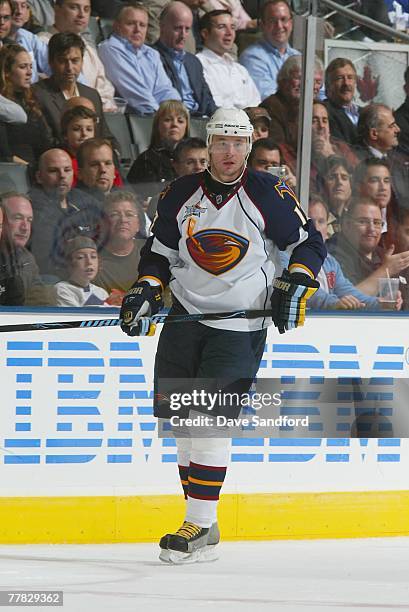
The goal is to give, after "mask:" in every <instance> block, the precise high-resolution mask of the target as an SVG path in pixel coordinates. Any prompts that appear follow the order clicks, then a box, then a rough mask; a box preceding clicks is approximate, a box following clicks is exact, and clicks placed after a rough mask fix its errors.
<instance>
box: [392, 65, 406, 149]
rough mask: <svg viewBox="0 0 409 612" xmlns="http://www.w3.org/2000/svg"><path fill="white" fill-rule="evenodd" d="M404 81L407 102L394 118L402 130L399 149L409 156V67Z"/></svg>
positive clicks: (400, 107)
mask: <svg viewBox="0 0 409 612" xmlns="http://www.w3.org/2000/svg"><path fill="white" fill-rule="evenodd" d="M404 80H405V83H404V86H403V89H404V91H405V94H406V97H405V101H404V103H403V104H401V106H399V108H398V109H397V110H396V111H395V112H394V116H395V121H396V123H397V124H398V126H399V129H400V133H399V134H398V139H399V149H400V150H401V151H403V152H404V153H406V154H407V155H409V66H408V67H407V68H406V70H405V74H404Z"/></svg>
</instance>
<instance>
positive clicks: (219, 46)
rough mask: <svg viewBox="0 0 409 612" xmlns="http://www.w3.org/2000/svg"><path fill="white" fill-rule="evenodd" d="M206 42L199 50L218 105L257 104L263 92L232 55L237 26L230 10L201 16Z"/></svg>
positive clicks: (208, 82)
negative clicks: (260, 91) (259, 90)
mask: <svg viewBox="0 0 409 612" xmlns="http://www.w3.org/2000/svg"><path fill="white" fill-rule="evenodd" d="M200 33H201V35H202V38H203V41H204V46H203V51H201V52H200V53H198V54H197V56H196V57H197V58H198V59H199V60H200V61H201V62H202V65H203V72H204V77H205V79H206V82H207V84H208V85H209V88H210V91H211V92H212V96H213V99H214V101H215V103H216V106H222V107H235V108H240V109H242V108H246V107H247V106H258V105H259V104H260V102H261V98H260V94H259V92H258V89H257V87H256V85H255V84H254V81H253V79H252V78H251V76H250V75H249V73H248V71H247V69H246V68H245V67H244V66H242V65H241V64H239V63H238V62H235V61H234V60H233V58H232V57H231V55H230V52H231V50H232V47H233V44H234V40H235V38H236V30H235V25H234V22H233V17H232V15H231V13H230V12H229V11H227V10H223V9H220V10H216V11H210V12H209V13H205V15H203V17H202V18H201V20H200Z"/></svg>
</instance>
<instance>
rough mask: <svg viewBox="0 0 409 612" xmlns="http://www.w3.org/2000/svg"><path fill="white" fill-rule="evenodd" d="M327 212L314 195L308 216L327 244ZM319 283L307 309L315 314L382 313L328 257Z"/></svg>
mask: <svg viewBox="0 0 409 612" xmlns="http://www.w3.org/2000/svg"><path fill="white" fill-rule="evenodd" d="M328 214H329V211H328V208H327V205H326V204H325V202H324V200H322V199H321V198H320V196H318V195H315V194H312V195H311V198H310V203H309V206H308V216H309V217H310V218H311V219H312V220H313V221H314V223H315V227H316V228H317V230H318V231H319V232H321V234H322V237H323V239H324V241H327V240H328ZM317 280H318V281H319V283H320V288H319V289H318V291H317V292H316V293H315V294H314V295H313V297H312V298H311V301H310V302H308V306H309V307H310V308H312V309H315V310H321V309H327V308H334V309H336V310H356V309H361V308H367V309H369V310H379V302H378V300H377V299H376V298H374V297H371V296H369V295H365V294H364V293H362V291H360V290H359V289H357V288H356V287H354V285H353V284H352V283H351V282H350V281H349V280H348V278H346V277H345V275H344V274H343V272H342V268H341V266H340V265H339V263H338V261H337V260H336V259H335V257H334V256H333V255H331V254H328V255H327V257H326V258H325V261H324V263H323V265H322V268H321V270H320V273H319V274H318V277H317Z"/></svg>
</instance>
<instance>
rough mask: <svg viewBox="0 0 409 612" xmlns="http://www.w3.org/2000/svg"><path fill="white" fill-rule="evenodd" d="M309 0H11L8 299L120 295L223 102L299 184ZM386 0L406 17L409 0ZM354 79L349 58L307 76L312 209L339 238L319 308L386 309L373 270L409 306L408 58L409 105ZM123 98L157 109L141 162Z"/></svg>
mask: <svg viewBox="0 0 409 612" xmlns="http://www.w3.org/2000/svg"><path fill="white" fill-rule="evenodd" d="M299 4H300V2H298V3H297V2H287V1H285V0H265V2H263V3H259V5H258V7H259V14H258V15H257V16H256V17H254V15H253V17H252V16H250V14H249V12H247V10H246V8H247V6H246V2H243V3H242V2H240V0H183V1H180V0H142V1H141V2H138V1H135V0H0V162H1V164H0V171H1V173H2V174H7V171H8V170H7V168H8V167H9V166H8V164H9V165H10V163H11V164H13V165H16V164H17V165H18V167H19V168H20V169H23V171H24V174H25V176H26V178H27V180H28V182H29V187H28V188H27V189H25V190H24V189H21V188H20V186H19V184H14V183H13V178H12V176H11V178H10V180H9V181H8V182H6V184H7V188H6V189H5V188H3V187H0V305H3V306H4V305H5V306H21V305H38V306H86V305H90V306H91V305H92V306H94V305H101V306H102V305H109V306H119V305H120V303H121V299H122V296H123V294H124V292H126V291H127V289H129V287H130V286H131V284H132V283H133V282H134V280H135V277H136V270H137V265H138V261H139V256H140V251H141V249H142V248H143V245H144V243H145V241H146V239H147V237H148V236H149V232H150V230H149V227H150V223H151V221H152V219H153V218H154V216H155V212H156V208H157V205H158V199H159V194H160V192H161V191H162V190H163V189H164V188H166V185H167V184H168V183H169V182H170V181H172V180H174V179H177V178H178V177H180V176H183V175H187V174H193V173H197V172H202V171H204V170H205V169H206V168H207V163H208V152H207V146H206V142H205V141H204V140H203V137H204V130H203V129H202V130H201V134H200V135H199V134H198V133H197V125H199V124H200V121H201V122H202V123H201V124H200V125H202V126H204V125H205V121H206V118H207V117H209V116H210V115H211V114H212V113H213V112H214V111H215V110H216V108H218V107H220V106H223V107H236V108H240V109H244V110H245V111H246V112H247V114H248V116H249V118H250V121H251V122H252V124H253V126H254V136H253V137H254V142H253V149H252V151H251V154H250V157H249V160H248V165H249V167H250V168H251V169H252V170H254V171H258V172H273V173H276V174H277V175H278V176H279V177H280V179H281V180H285V181H286V183H287V184H288V185H289V186H290V187H291V188H292V189H294V190H297V178H296V175H297V157H298V152H297V144H298V132H299V110H300V99H301V94H302V56H301V54H300V52H299V51H298V50H297V49H296V48H294V47H293V46H292V43H291V41H292V38H291V37H292V33H293V25H294V12H293V11H294V10H296V8H297V6H298V5H299ZM301 4H302V3H301ZM362 4H365V2H363V3H362ZM398 4H401V5H402V11H400V9H399V8H398V7H397V5H398ZM388 10H389V18H390V19H391V23H393V24H394V25H395V26H396V27H398V25H397V23H398V21H399V19H398V18H399V17H400V18H401V21H402V19H403V17H402V15H403V14H404V15H406V13H405V7H404V6H403V4H402V3H396V2H394V3H391V2H389V0H388V2H385V7H384V14H385V19H387V14H388ZM408 10H409V9H408ZM393 11H394V12H393ZM408 14H409V13H408ZM397 15H398V16H397ZM91 16H92V19H93V21H91ZM103 19H104V20H106V19H108V20H111V21H108V22H107V24H105V26H107V25H108V26H109V27H108V29H109V32H108V33H107V32H106V31H105V30H103V28H102V26H101V24H102V21H101V20H103ZM98 20H100V21H99V22H98ZM394 20H395V21H394ZM98 23H99V26H98V27H97V28H96V27H95V24H97V25H98ZM93 24H94V26H93ZM399 29H402V28H399ZM329 33H330V31H329ZM357 78H358V75H357V70H356V67H355V65H354V63H353V62H352V61H351V59H349V58H348V57H337V58H336V59H333V60H332V61H331V62H330V63H329V64H328V65H327V66H326V67H324V64H323V62H322V61H321V59H320V58H318V57H317V58H316V61H315V66H314V73H313V74H311V80H313V92H314V93H313V95H314V103H313V114H312V133H311V195H310V201H309V203H308V207H309V208H308V212H309V215H310V217H311V218H312V219H313V220H314V222H315V223H316V226H317V228H318V229H319V230H320V231H321V233H322V235H323V238H324V240H325V241H326V244H327V248H328V257H327V259H326V261H325V264H324V265H323V268H322V270H321V272H320V277H319V279H320V282H321V289H320V290H319V291H318V292H317V294H316V295H315V296H314V299H313V300H311V306H312V307H314V308H327V309H362V308H366V309H375V310H376V309H379V308H381V307H382V306H383V304H382V302H381V301H380V300H378V298H377V296H378V280H379V279H380V278H385V277H386V278H387V277H398V278H399V279H400V282H401V286H400V292H399V293H398V296H397V298H396V299H395V301H394V303H393V307H394V308H396V309H401V308H404V309H409V299H408V291H407V290H406V281H407V280H409V200H408V193H409V68H408V69H407V70H406V71H405V75H404V83H402V89H403V91H404V93H405V94H406V100H405V101H404V103H403V104H402V105H401V106H400V107H399V108H398V109H392V108H389V107H388V106H387V105H385V104H382V103H373V102H372V103H369V104H366V105H365V106H358V105H357V103H356V99H357V96H356V90H357ZM380 78H382V75H381V76H380ZM122 112H126V115H127V116H128V117H131V116H136V117H137V118H138V117H140V121H145V122H146V121H148V120H149V118H151V119H152V122H151V128H150V142H149V145H148V146H147V147H144V148H140V147H139V150H138V152H137V154H135V156H134V157H133V158H132V159H131V160H129V163H128V164H124V158H126V156H127V154H125V152H124V151H122V150H121V134H119V133H117V132H116V131H115V129H114V127H113V125H114V124H113V123H112V122H110V121H109V118H110V115H109V114H110V113H113V114H116V115H119V114H120V113H122ZM194 121H196V122H199V124H196V130H193V125H194ZM144 125H148V123H144ZM136 144H138V143H136ZM122 146H123V145H122ZM305 204H307V203H305ZM282 263H283V265H286V258H285V255H283V262H282ZM388 304H389V306H388V307H390V301H389V302H388Z"/></svg>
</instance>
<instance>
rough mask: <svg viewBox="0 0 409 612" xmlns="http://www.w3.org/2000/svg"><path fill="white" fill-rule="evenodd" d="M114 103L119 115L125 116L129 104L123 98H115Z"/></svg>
mask: <svg viewBox="0 0 409 612" xmlns="http://www.w3.org/2000/svg"><path fill="white" fill-rule="evenodd" d="M114 102H115V105H116V107H117V109H118V113H122V114H124V113H125V111H126V107H127V106H128V102H127V101H126V100H124V99H123V98H114Z"/></svg>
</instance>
